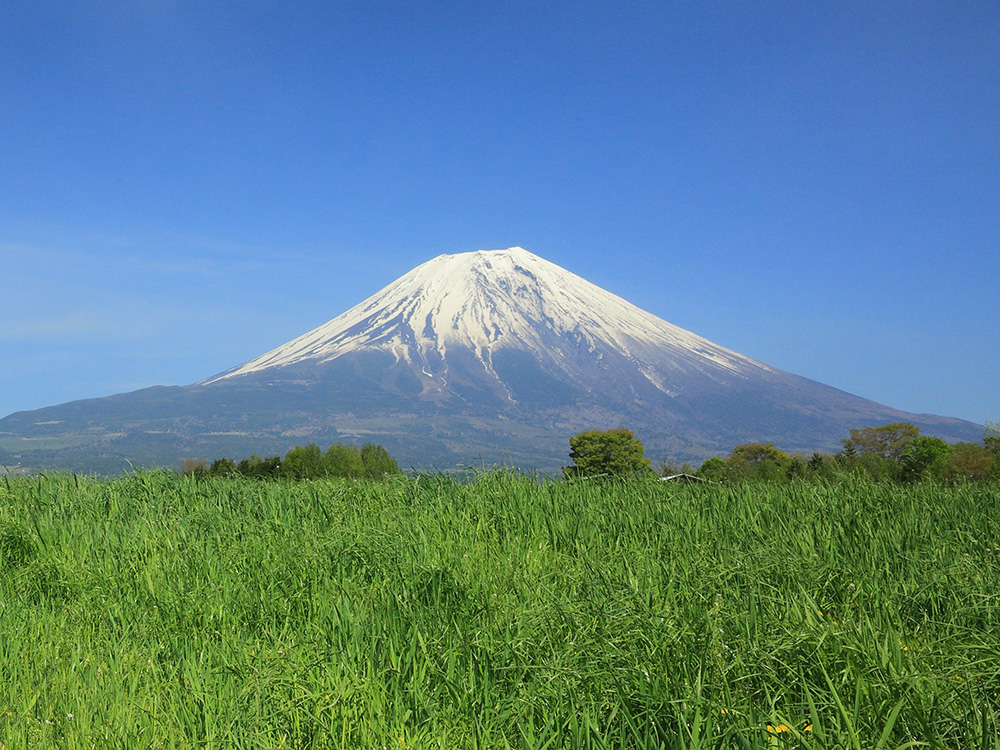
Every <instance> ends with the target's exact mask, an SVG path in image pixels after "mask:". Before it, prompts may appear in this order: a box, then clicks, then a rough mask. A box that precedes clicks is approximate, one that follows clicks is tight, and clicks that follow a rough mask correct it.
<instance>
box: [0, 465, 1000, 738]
mask: <svg viewBox="0 0 1000 750" xmlns="http://www.w3.org/2000/svg"><path fill="white" fill-rule="evenodd" d="M998 692H1000V492H998V490H997V487H996V485H993V486H992V487H991V486H986V485H983V486H974V485H968V486H960V487H941V486H936V485H930V484H925V485H914V486H905V487H901V486H895V485H884V486H883V485H878V484H874V483H867V482H862V481H857V480H844V481H842V482H840V483H836V484H807V483H793V484H790V485H782V486H769V485H763V484H758V485H742V486H678V485H670V484H666V483H658V482H654V481H650V482H635V483H599V482H578V483H573V484H569V483H556V482H552V483H544V484H539V483H537V482H534V481H532V480H530V479H527V478H518V477H516V476H511V475H504V474H485V475H483V476H481V477H479V478H478V479H477V480H476V481H474V482H472V483H469V484H459V483H456V482H453V481H451V480H448V479H446V478H436V477H420V478H418V479H412V478H399V479H398V480H397V481H390V482H387V483H384V484H379V483H360V482H354V483H348V482H345V481H334V480H330V481H322V482H314V483H293V482H254V481H248V480H235V479H234V480H229V479H212V480H210V481H196V480H194V479H192V478H189V477H182V476H176V475H173V474H170V473H166V472H163V473H157V472H143V473H137V474H135V475H131V476H128V477H122V478H118V479H113V480H96V479H82V478H80V479H76V478H74V477H72V476H52V477H38V478H15V477H9V478H6V479H0V747H3V748H7V749H13V748H94V747H96V748H148V747H152V748H182V747H188V748H194V747H199V748H247V749H251V748H252V749H253V750H259V749H261V748H282V747H283V748H341V747H343V748H432V747H433V748H505V747H512V748H533V749H537V750H541V749H542V748H764V749H770V748H857V749H860V748H901V747H930V748H963V749H964V748H1000V698H998Z"/></svg>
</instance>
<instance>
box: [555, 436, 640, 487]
mask: <svg viewBox="0 0 1000 750" xmlns="http://www.w3.org/2000/svg"><path fill="white" fill-rule="evenodd" d="M569 447H570V452H569V457H570V458H571V459H573V465H572V466H567V467H565V468H564V469H563V477H564V478H566V479H570V478H573V477H597V476H625V475H629V474H652V473H653V468H652V466H650V463H649V459H648V458H645V457H643V455H642V454H643V449H642V441H641V440H639V439H638V438H636V437H635V436H634V435H633V434H632V430H626V429H624V428H618V429H614V430H589V431H587V432H581V433H579V434H577V435H574V436H573V437H571V438H570V439H569Z"/></svg>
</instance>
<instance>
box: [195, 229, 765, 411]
mask: <svg viewBox="0 0 1000 750" xmlns="http://www.w3.org/2000/svg"><path fill="white" fill-rule="evenodd" d="M459 349H461V350H465V351H466V352H468V353H471V355H472V356H473V357H474V358H475V359H476V360H478V362H479V363H480V365H481V367H482V371H483V374H484V375H486V376H489V377H490V378H493V379H495V380H498V381H501V382H502V377H501V376H500V374H499V373H498V372H497V370H496V368H495V367H494V359H493V358H494V355H495V354H496V353H497V352H498V351H500V350H503V349H509V350H519V351H522V352H525V353H529V354H530V355H531V356H532V357H534V358H535V359H537V360H538V362H539V363H543V364H544V366H545V368H546V369H547V370H556V371H563V372H567V373H574V372H578V371H579V369H580V367H579V362H574V361H573V359H572V357H571V354H572V355H573V356H575V357H576V358H579V357H587V356H590V357H599V358H603V357H607V356H617V357H621V358H623V359H624V360H626V361H628V362H631V363H632V364H633V365H634V366H636V367H637V368H639V370H640V372H641V373H642V375H643V377H645V378H646V379H647V380H649V381H650V383H652V384H653V385H654V386H655V387H656V388H658V389H659V390H661V391H663V392H664V393H668V394H674V393H676V392H677V385H678V384H677V383H675V382H674V380H675V377H674V376H673V375H672V373H674V374H676V373H678V372H679V371H684V370H692V369H697V370H701V371H704V372H710V371H712V370H722V371H726V372H729V373H740V372H743V371H756V370H760V369H770V368H767V367H766V366H764V365H761V364H760V363H758V362H755V361H753V360H751V359H748V358H747V357H744V356H742V355H739V354H737V353H735V352H732V351H730V350H728V349H725V348H723V347H721V346H718V345H716V344H713V343H712V342H710V341H708V340H706V339H704V338H702V337H700V336H697V335H695V334H693V333H691V332H689V331H685V330H684V329H682V328H678V327H677V326H675V325H672V324H670V323H668V322H666V321H665V320H662V319H660V318H658V317H656V316H655V315H651V314H650V313H647V312H645V311H644V310H641V309H639V308H638V307H636V306H635V305H633V304H631V303H630V302H626V301H625V300H624V299H622V298H621V297H618V296H616V295H614V294H612V293H611V292H608V291H605V290H604V289H601V288H600V287H598V286H596V285H594V284H592V283H590V282H589V281H586V280H585V279H582V278H580V277H579V276H577V275H576V274H573V273H570V272H569V271H567V270H565V269H563V268H561V267H559V266H557V265H555V264H554V263H550V262H549V261H547V260H544V259H542V258H540V257H538V256H537V255H533V254H532V253H530V252H528V251H527V250H525V249H523V248H520V247H512V248H507V249H506V250H479V251H476V252H469V253H459V254H455V255H439V256H438V257H436V258H434V259H432V260H429V261H427V262H426V263H423V264H422V265H420V266H417V267H416V268H414V269H413V270H412V271H410V272H409V273H407V274H405V275H404V276H402V277H401V278H399V279H398V280H396V281H395V282H393V283H392V284H389V286H387V287H385V288H384V289H382V290H381V291H380V292H378V293H376V294H374V295H372V296H371V297H369V298H368V299H366V300H364V301H363V302H361V303H360V304H358V305H355V306H354V307H352V308H351V309H350V310H348V311H347V312H345V313H343V314H342V315H339V316H337V317H336V318H334V319H333V320H331V321H329V322H327V323H325V324H323V325H321V326H319V327H318V328H315V329H314V330H312V331H310V332H308V333H306V334H304V335H303V336H300V337H298V338H297V339H294V340H293V341H290V342H289V343H287V344H284V345H283V346H280V347H278V348H276V349H273V350H272V351H270V352H267V353H266V354H263V355H261V356H260V357H257V358H256V359H253V360H251V361H249V362H247V363H245V364H243V365H240V366H239V367H236V368H234V369H232V370H229V371H227V372H225V373H222V374H221V375H218V376H216V377H214V378H210V379H209V380H207V381H205V383H206V384H208V383H215V382H219V381H221V380H226V379H232V378H239V377H240V376H244V375H248V374H251V373H261V372H263V371H266V370H269V369H273V368H282V367H288V366H292V365H300V364H304V363H311V364H317V365H318V364H322V363H324V362H329V361H331V360H334V359H336V358H337V357H340V356H342V355H345V354H347V353H349V352H355V351H369V352H375V351H381V352H387V353H389V354H391V355H392V356H393V357H394V359H395V361H396V362H397V363H406V364H409V365H412V366H414V367H416V368H417V369H418V371H419V373H420V374H422V376H423V377H426V378H434V377H438V378H442V379H446V378H447V376H448V369H449V356H448V353H449V350H451V351H452V352H453V353H454V352H455V350H459Z"/></svg>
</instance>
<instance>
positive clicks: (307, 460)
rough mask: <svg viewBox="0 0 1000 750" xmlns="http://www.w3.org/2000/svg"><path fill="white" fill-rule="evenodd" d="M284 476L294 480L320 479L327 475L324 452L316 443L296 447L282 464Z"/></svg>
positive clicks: (289, 452) (286, 455)
mask: <svg viewBox="0 0 1000 750" xmlns="http://www.w3.org/2000/svg"><path fill="white" fill-rule="evenodd" d="M281 473H282V475H283V476H286V477H292V478H293V479H318V478H319V477H322V476H325V475H326V465H325V464H324V462H323V451H321V450H320V447H319V446H318V445H316V444H315V443H310V444H309V445H296V446H295V447H294V448H292V449H291V450H290V451H288V453H287V454H285V460H284V461H282V462H281Z"/></svg>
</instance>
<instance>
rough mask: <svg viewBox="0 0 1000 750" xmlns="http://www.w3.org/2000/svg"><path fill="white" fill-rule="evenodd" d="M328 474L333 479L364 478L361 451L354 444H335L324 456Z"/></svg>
mask: <svg viewBox="0 0 1000 750" xmlns="http://www.w3.org/2000/svg"><path fill="white" fill-rule="evenodd" d="M323 463H324V465H325V466H326V470H327V473H328V474H329V475H330V476H332V477H344V478H345V479H357V478H358V477H361V476H364V471H365V467H364V464H363V463H362V462H361V451H359V450H358V446H356V445H353V444H347V445H344V444H343V443H334V444H333V445H331V446H330V447H329V448H327V450H326V453H325V454H324V455H323Z"/></svg>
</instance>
